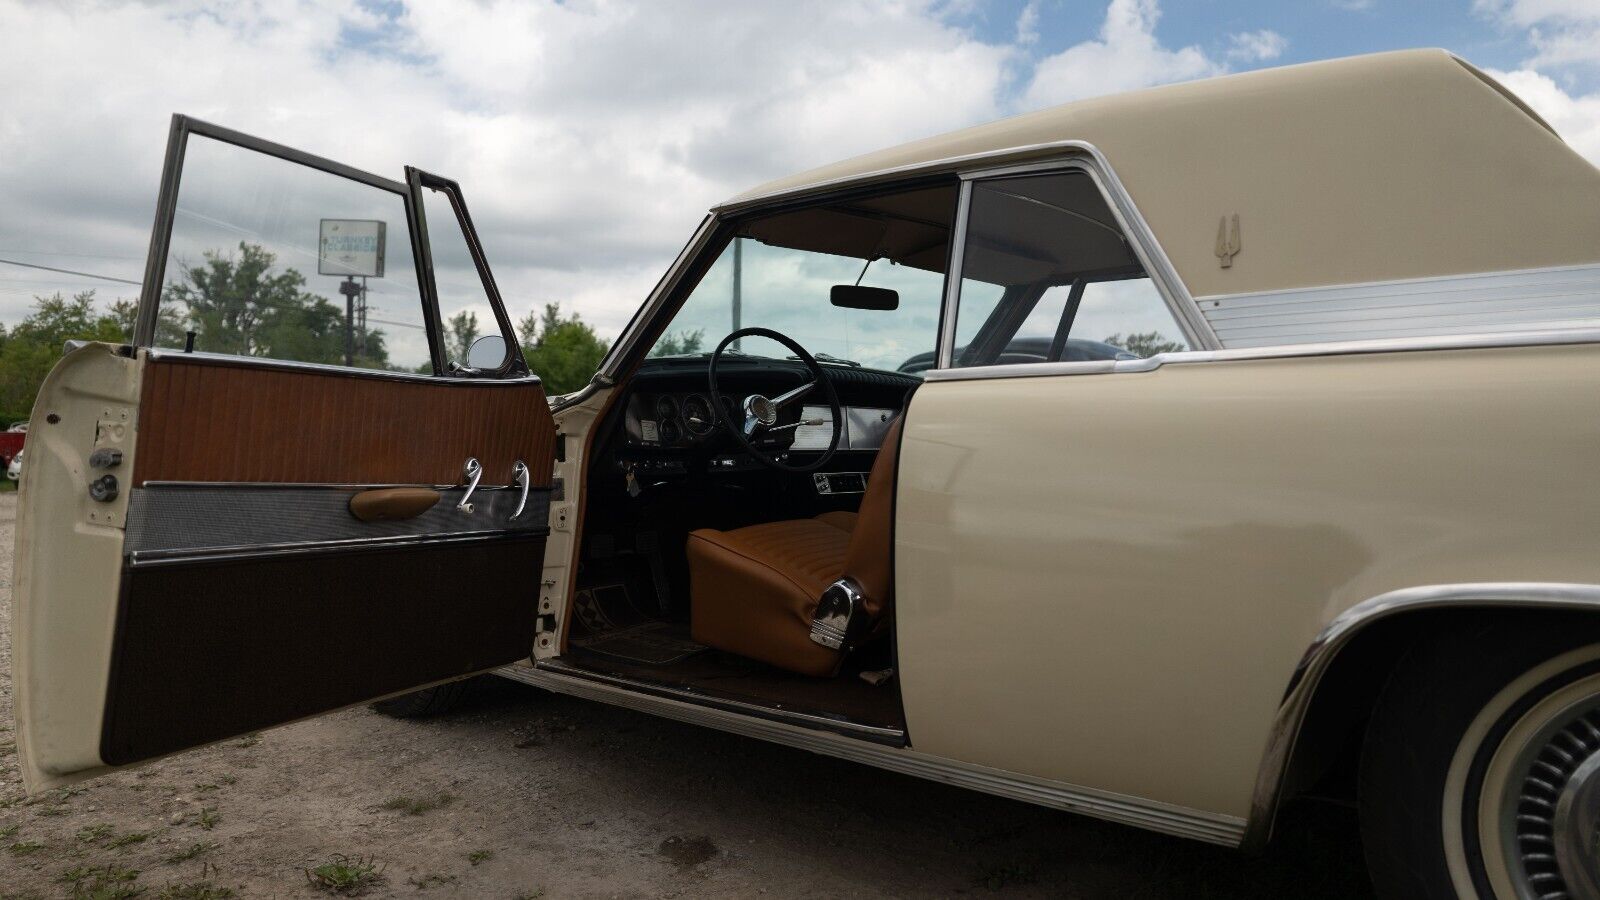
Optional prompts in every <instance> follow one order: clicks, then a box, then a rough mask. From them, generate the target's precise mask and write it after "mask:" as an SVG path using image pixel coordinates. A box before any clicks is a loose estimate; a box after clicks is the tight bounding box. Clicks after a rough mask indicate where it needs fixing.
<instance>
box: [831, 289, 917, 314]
mask: <svg viewBox="0 0 1600 900" xmlns="http://www.w3.org/2000/svg"><path fill="white" fill-rule="evenodd" d="M829 299H830V300H832V301H833V305H834V306H842V307H844V308H845V309H882V310H890V309H898V308H899V307H900V292H899V291H895V290H890V289H889V288H880V287H865V286H863V285H859V284H836V285H834V286H833V290H832V291H831V292H830V294H829Z"/></svg>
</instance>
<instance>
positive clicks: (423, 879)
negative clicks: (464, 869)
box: [406, 872, 456, 891]
mask: <svg viewBox="0 0 1600 900" xmlns="http://www.w3.org/2000/svg"><path fill="white" fill-rule="evenodd" d="M455 883H456V876H454V875H440V874H439V873H437V872H432V873H429V874H427V875H423V876H420V877H418V876H412V877H410V878H407V879H406V884H409V885H411V886H412V887H414V888H416V889H417V890H419V891H422V890H427V889H428V888H431V887H433V886H434V885H437V884H455Z"/></svg>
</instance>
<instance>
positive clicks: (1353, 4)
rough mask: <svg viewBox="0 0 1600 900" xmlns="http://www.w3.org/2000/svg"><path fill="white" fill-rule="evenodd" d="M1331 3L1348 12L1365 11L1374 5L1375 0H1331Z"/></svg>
mask: <svg viewBox="0 0 1600 900" xmlns="http://www.w3.org/2000/svg"><path fill="white" fill-rule="evenodd" d="M1333 5H1334V6H1336V7H1338V8H1339V9H1342V10H1346V11H1348V12H1366V11H1367V10H1369V9H1371V8H1372V7H1373V6H1375V5H1376V0H1333Z"/></svg>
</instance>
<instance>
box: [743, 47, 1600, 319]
mask: <svg viewBox="0 0 1600 900" xmlns="http://www.w3.org/2000/svg"><path fill="white" fill-rule="evenodd" d="M1067 141H1081V142H1085V143H1088V144H1090V145H1093V147H1094V148H1096V149H1097V150H1099V151H1100V152H1101V153H1102V154H1104V156H1105V158H1106V161H1107V162H1108V163H1109V165H1110V167H1111V169H1112V171H1113V172H1114V173H1115V175H1116V177H1117V179H1118V180H1119V181H1120V182H1121V183H1122V185H1123V186H1124V187H1125V188H1126V189H1127V191H1128V194H1129V195H1130V196H1131V198H1132V200H1133V202H1134V204H1135V205H1136V206H1137V207H1138V209H1139V212H1140V214H1141V215H1142V216H1143V217H1144V219H1145V221H1146V222H1147V223H1148V224H1149V225H1150V228H1151V230H1152V232H1153V233H1154V234H1155V236H1156V239H1157V241H1158V242H1159V243H1160V244H1161V246H1162V248H1163V249H1164V250H1165V251H1166V253H1167V255H1168V257H1169V258H1170V259H1171V260H1172V263H1173V265H1174V266H1175V267H1176V269H1177V270H1178V273H1179V275H1180V276H1181V277H1182V278H1183V280H1184V282H1185V284H1186V285H1187V286H1188V288H1189V290H1190V293H1191V294H1192V295H1194V296H1196V297H1203V296H1210V295H1219V294H1231V293H1247V292H1257V291H1265V290H1283V289H1290V288H1300V287H1309V286H1316V285H1333V284H1351V283H1363V282H1373V281H1390V280H1398V279H1410V278H1426V277H1435V276H1445V275H1456V274H1465V273H1471V272H1490V271H1506V270H1521V269H1535V268H1546V267H1553V266H1565V265H1580V264H1586V263H1594V262H1596V261H1600V170H1597V169H1596V168H1595V167H1594V166H1593V165H1591V164H1590V163H1589V162H1587V161H1586V160H1584V159H1583V158H1582V157H1581V156H1579V155H1578V154H1577V153H1576V152H1574V151H1573V150H1572V149H1571V148H1570V147H1568V146H1567V145H1566V144H1565V143H1564V142H1563V141H1562V140H1561V139H1560V137H1559V136H1558V135H1556V133H1555V132H1554V131H1553V130H1552V129H1551V128H1550V126H1549V125H1548V124H1546V123H1545V122H1544V121H1543V120H1542V119H1540V118H1539V117H1538V116H1537V115H1536V114H1534V113H1533V112H1532V111H1531V110H1530V109H1528V107H1527V106H1526V105H1525V104H1523V103H1522V102H1521V101H1520V100H1518V99H1517V98H1516V97H1515V96H1514V95H1512V94H1511V93H1510V92H1509V91H1507V90H1506V89H1505V88H1503V87H1502V86H1500V85H1499V84H1498V83H1496V82H1495V81H1494V80H1493V79H1491V78H1489V77H1488V76H1487V75H1485V74H1484V73H1482V72H1480V71H1479V70H1477V69H1475V68H1473V67H1472V66H1471V65H1469V64H1468V63H1466V62H1464V61H1462V60H1460V59H1458V58H1457V57H1455V56H1453V55H1451V54H1449V53H1447V52H1445V51H1443V50H1406V51H1399V52H1394V53H1381V54H1374V55H1370V56H1359V57H1352V58H1349V59H1340V60H1332V61H1328V62H1318V63H1308V64H1304V65H1297V66H1287V67H1283V68H1278V69H1266V70H1261V71H1256V72H1249V73H1244V74H1240V75H1230V76H1226V77H1222V78H1214V79H1208V80H1204V81H1194V82H1187V83H1184V84H1176V85H1167V86H1164V87H1159V88H1152V89H1149V90H1143V91H1136V92H1133V93H1127V94H1119V95H1114V96H1109V97H1097V98H1094V99H1089V100H1081V101H1077V102H1074V103H1069V104H1066V105H1063V106H1057V107H1054V108H1051V109H1046V110H1042V111H1040V112H1035V113H1030V114H1027V115H1023V116H1017V117H1015V118H1010V119H1004V120H1001V121H998V122H993V123H990V124H987V125H980V126H978V127H976V128H968V129H965V130H962V131H956V132H952V133H950V134H945V135H940V136H938V137H932V138H927V139H924V140H920V141H914V142H912V143H909V144H903V145H901V146H898V147H893V148H890V149H887V150H880V151H877V152H875V153H869V154H866V155H864V156H858V157H855V158H853V159H848V160H845V161H843V162H839V163H834V164H832V165H829V166H823V167H822V168H819V169H813V170H811V171H809V172H803V173H801V174H798V175H794V176H790V177H788V178H782V179H779V180H777V181H772V182H769V183H767V184H764V185H761V186H760V187H757V188H755V189H754V190H752V191H749V192H746V193H745V194H741V195H740V196H738V197H735V198H733V199H732V200H730V201H728V202H727V203H726V204H724V205H723V206H722V207H719V208H720V209H728V208H732V207H740V206H745V205H747V204H749V203H751V202H753V201H758V200H762V199H767V198H770V197H774V196H777V195H784V196H795V195H801V194H805V193H808V192H814V191H817V190H821V189H823V188H825V187H828V186H832V185H837V184H840V183H846V182H857V181H872V180H879V179H883V178H889V177H893V176H894V174H895V173H901V172H906V171H911V170H916V171H954V170H956V169H958V168H961V167H962V165H963V163H962V162H960V161H961V160H963V159H967V160H968V162H966V163H965V165H967V166H970V165H971V162H970V158H971V157H975V156H977V157H983V158H984V159H985V160H988V161H992V162H994V163H1005V162H1020V161H1026V160H1029V159H1035V158H1039V157H1042V156H1047V155H1060V154H1062V153H1063V152H1070V151H1066V150H1063V149H1062V148H1061V147H1060V146H1059V145H1060V144H1061V143H1062V142H1067ZM1041 145H1056V146H1054V147H1051V146H1041ZM1235 214H1237V215H1238V216H1239V219H1240V241H1239V243H1240V245H1241V249H1240V252H1239V254H1238V255H1237V256H1236V257H1235V258H1234V259H1233V260H1232V261H1231V262H1232V264H1231V265H1230V266H1228V267H1223V266H1221V265H1220V264H1219V260H1218V257H1217V256H1216V255H1215V249H1216V240H1217V227H1218V222H1219V220H1221V219H1222V218H1223V217H1225V216H1226V217H1230V219H1231V217H1232V216H1233V215H1235Z"/></svg>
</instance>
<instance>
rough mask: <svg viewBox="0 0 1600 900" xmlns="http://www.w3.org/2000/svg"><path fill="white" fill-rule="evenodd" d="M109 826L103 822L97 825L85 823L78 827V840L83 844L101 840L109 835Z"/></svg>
mask: <svg viewBox="0 0 1600 900" xmlns="http://www.w3.org/2000/svg"><path fill="white" fill-rule="evenodd" d="M111 831H112V829H111V826H110V825H109V824H107V823H105V822H102V823H100V824H98V825H85V826H83V827H82V828H79V829H78V840H80V841H82V842H84V843H85V844H93V843H97V842H99V841H103V840H105V839H106V838H108V837H110V836H111Z"/></svg>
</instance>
